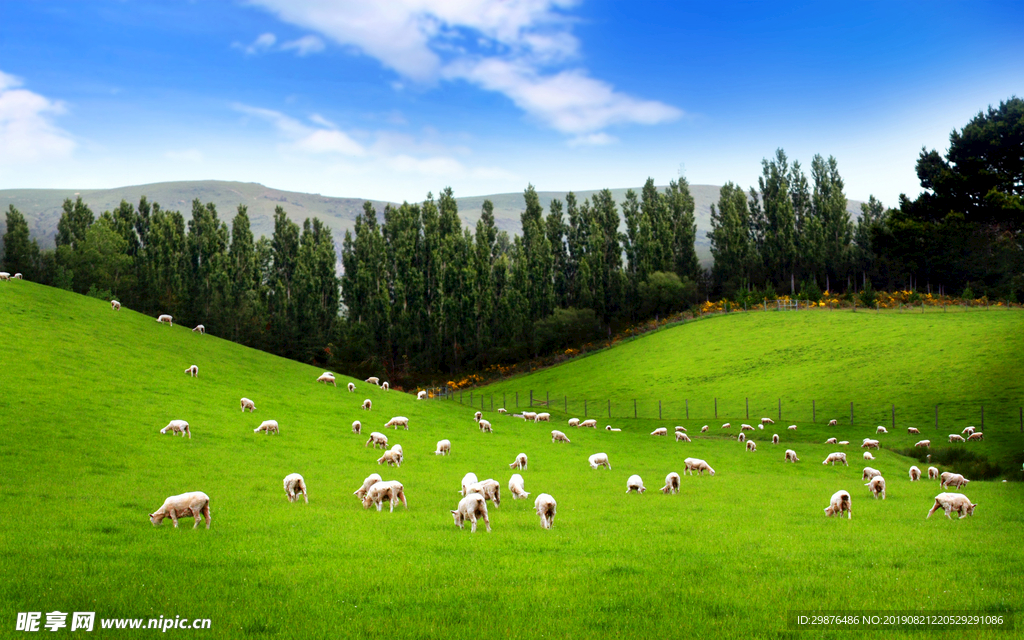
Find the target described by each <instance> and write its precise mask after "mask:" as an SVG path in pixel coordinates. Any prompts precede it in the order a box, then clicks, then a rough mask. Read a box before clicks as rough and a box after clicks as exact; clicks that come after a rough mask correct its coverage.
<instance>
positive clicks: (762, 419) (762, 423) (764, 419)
mask: <svg viewBox="0 0 1024 640" xmlns="http://www.w3.org/2000/svg"><path fill="white" fill-rule="evenodd" d="M766 424H775V421H774V420H772V419H771V418H761V426H762V427H763V426H764V425H766Z"/></svg>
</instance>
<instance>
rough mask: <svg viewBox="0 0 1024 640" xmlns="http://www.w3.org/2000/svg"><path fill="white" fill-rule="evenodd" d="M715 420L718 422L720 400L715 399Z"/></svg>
mask: <svg viewBox="0 0 1024 640" xmlns="http://www.w3.org/2000/svg"><path fill="white" fill-rule="evenodd" d="M715 420H718V398H715Z"/></svg>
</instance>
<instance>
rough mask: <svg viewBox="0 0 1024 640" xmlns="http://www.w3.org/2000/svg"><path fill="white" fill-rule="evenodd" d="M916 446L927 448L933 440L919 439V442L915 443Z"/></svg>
mask: <svg viewBox="0 0 1024 640" xmlns="http://www.w3.org/2000/svg"><path fill="white" fill-rule="evenodd" d="M914 446H915V447H923V448H925V449H927V448H928V447H931V446H932V441H931V440H919V441H918V442H915V443H914Z"/></svg>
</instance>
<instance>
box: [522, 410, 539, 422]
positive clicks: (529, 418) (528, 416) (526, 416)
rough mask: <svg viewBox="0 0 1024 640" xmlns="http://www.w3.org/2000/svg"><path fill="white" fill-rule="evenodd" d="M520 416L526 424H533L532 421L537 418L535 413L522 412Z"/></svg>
mask: <svg viewBox="0 0 1024 640" xmlns="http://www.w3.org/2000/svg"><path fill="white" fill-rule="evenodd" d="M522 416H523V420H525V421H526V422H533V421H534V419H535V418H536V417H537V412H536V411H524V412H523V413H522Z"/></svg>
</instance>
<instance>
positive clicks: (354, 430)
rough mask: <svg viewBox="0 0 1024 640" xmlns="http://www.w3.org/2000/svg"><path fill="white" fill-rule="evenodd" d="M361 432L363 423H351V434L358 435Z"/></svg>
mask: <svg viewBox="0 0 1024 640" xmlns="http://www.w3.org/2000/svg"><path fill="white" fill-rule="evenodd" d="M362 432H363V423H362V422H359V421H358V420H354V421H353V422H352V433H355V434H359V433H362Z"/></svg>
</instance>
